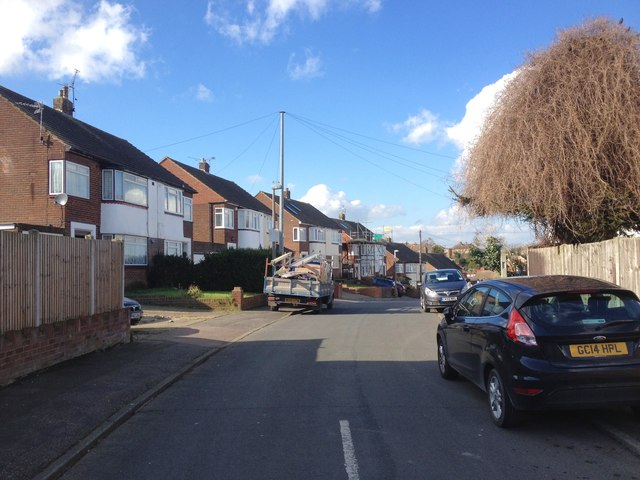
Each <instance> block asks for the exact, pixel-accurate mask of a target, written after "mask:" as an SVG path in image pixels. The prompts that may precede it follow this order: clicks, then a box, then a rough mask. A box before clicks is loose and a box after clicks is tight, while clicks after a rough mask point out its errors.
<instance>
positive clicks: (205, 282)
mask: <svg viewBox="0 0 640 480" xmlns="http://www.w3.org/2000/svg"><path fill="white" fill-rule="evenodd" d="M270 256H271V251H270V250H267V249H248V248H246V249H231V250H225V251H222V252H219V253H212V254H208V255H205V258H204V260H203V261H202V262H200V263H197V264H196V265H194V270H195V274H194V280H195V281H194V283H195V284H197V285H198V286H199V287H200V288H201V289H202V290H205V291H212V290H214V291H230V290H233V288H234V287H242V288H243V290H244V291H245V292H261V291H262V288H263V285H264V272H265V260H266V259H267V258H268V257H270Z"/></svg>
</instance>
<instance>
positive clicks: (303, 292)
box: [264, 252, 334, 312]
mask: <svg viewBox="0 0 640 480" xmlns="http://www.w3.org/2000/svg"><path fill="white" fill-rule="evenodd" d="M333 289H334V284H333V270H332V269H331V264H330V263H329V262H327V261H326V260H325V259H324V257H322V256H321V255H319V254H313V255H309V256H307V257H304V258H301V259H299V260H293V255H292V254H291V252H289V253H285V254H284V255H280V256H279V257H277V258H274V259H273V260H272V261H269V260H268V259H267V262H266V267H265V276H264V293H266V294H267V303H268V305H269V307H270V308H271V310H278V308H280V307H283V306H284V307H300V308H310V309H313V310H314V311H315V312H320V311H321V310H322V305H326V306H327V308H328V309H329V308H332V307H333Z"/></svg>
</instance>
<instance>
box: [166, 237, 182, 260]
mask: <svg viewBox="0 0 640 480" xmlns="http://www.w3.org/2000/svg"><path fill="white" fill-rule="evenodd" d="M164 254H165V255H174V256H176V257H181V256H182V242H173V241H170V240H166V241H165V242H164Z"/></svg>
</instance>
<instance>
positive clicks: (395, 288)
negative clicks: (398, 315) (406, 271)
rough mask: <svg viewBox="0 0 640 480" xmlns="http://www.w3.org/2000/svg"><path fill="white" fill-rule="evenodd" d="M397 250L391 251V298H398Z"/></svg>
mask: <svg viewBox="0 0 640 480" xmlns="http://www.w3.org/2000/svg"><path fill="white" fill-rule="evenodd" d="M397 255H398V250H394V251H393V296H394V297H397V296H398V266H397V263H398V257H397Z"/></svg>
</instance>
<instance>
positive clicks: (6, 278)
mask: <svg viewBox="0 0 640 480" xmlns="http://www.w3.org/2000/svg"><path fill="white" fill-rule="evenodd" d="M123 261H124V252H123V247H122V244H120V243H117V242H109V241H106V240H85V239H76V238H69V237H59V236H52V235H43V234H39V233H36V234H28V235H25V234H21V233H15V232H0V334H2V333H4V332H7V331H11V330H21V329H23V328H27V327H37V326H40V325H43V324H48V323H55V322H60V321H64V320H68V319H71V318H80V317H84V316H88V315H91V314H93V313H103V312H108V311H113V310H116V309H118V308H122V303H121V300H122V292H123V285H124V275H123V272H124V263H123Z"/></svg>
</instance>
